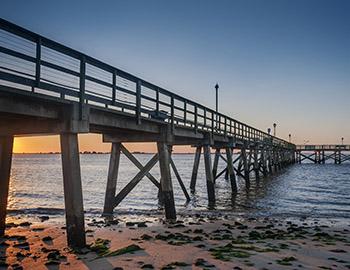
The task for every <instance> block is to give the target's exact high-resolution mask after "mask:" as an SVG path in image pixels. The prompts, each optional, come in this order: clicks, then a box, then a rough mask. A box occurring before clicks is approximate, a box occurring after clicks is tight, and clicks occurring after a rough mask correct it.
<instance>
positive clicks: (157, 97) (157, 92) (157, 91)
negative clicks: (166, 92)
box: [156, 87, 159, 116]
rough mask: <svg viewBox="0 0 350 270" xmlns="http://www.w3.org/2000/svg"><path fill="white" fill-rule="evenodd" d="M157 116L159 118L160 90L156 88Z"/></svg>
mask: <svg viewBox="0 0 350 270" xmlns="http://www.w3.org/2000/svg"><path fill="white" fill-rule="evenodd" d="M156 115H157V116H159V88H158V87H157V88H156Z"/></svg>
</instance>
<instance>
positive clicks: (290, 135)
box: [288, 134, 292, 143]
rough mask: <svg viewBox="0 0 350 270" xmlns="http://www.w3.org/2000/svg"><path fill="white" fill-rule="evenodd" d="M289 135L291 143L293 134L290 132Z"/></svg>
mask: <svg viewBox="0 0 350 270" xmlns="http://www.w3.org/2000/svg"><path fill="white" fill-rule="evenodd" d="M288 136H289V143H291V142H292V134H289V135H288Z"/></svg>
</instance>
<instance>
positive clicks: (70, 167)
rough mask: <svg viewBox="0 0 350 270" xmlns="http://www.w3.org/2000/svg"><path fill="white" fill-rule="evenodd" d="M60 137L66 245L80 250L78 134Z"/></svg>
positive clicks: (82, 227) (81, 218)
mask: <svg viewBox="0 0 350 270" xmlns="http://www.w3.org/2000/svg"><path fill="white" fill-rule="evenodd" d="M60 137H61V152H62V169H63V186H64V201H65V210H66V227H67V238H68V245H69V246H71V247H79V248H80V247H84V246H85V245H86V240H85V225H84V207H83V192H82V187H81V175H80V159H79V146H78V134H76V133H63V134H61V136H60Z"/></svg>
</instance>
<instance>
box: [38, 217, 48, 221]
mask: <svg viewBox="0 0 350 270" xmlns="http://www.w3.org/2000/svg"><path fill="white" fill-rule="evenodd" d="M38 218H39V219H40V221H41V222H44V221H47V220H49V219H50V217H49V216H39V217H38Z"/></svg>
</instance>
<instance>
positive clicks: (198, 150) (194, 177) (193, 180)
mask: <svg viewBox="0 0 350 270" xmlns="http://www.w3.org/2000/svg"><path fill="white" fill-rule="evenodd" d="M201 152H202V147H201V146H197V147H196V153H195V156H194V163H193V170H192V177H191V184H190V190H191V193H194V192H195V191H196V182H197V175H198V167H199V162H200V160H201Z"/></svg>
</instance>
